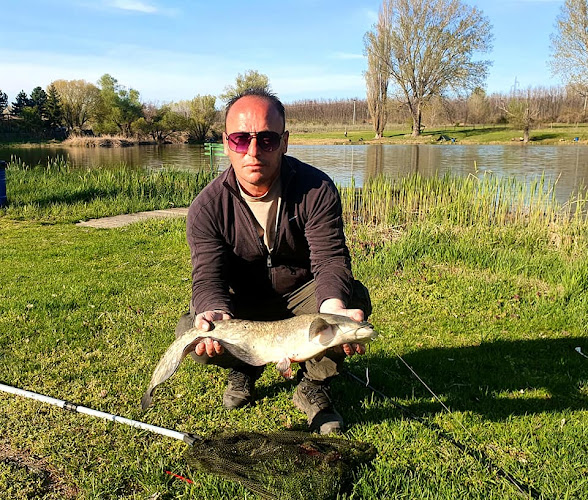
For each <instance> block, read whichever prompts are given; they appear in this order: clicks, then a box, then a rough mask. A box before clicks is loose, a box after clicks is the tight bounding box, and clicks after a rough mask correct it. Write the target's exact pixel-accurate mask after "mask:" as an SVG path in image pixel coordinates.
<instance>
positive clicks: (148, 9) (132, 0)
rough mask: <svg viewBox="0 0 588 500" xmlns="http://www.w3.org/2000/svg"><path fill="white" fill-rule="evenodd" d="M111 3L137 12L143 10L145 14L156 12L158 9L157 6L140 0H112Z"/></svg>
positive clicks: (119, 7) (117, 7)
mask: <svg viewBox="0 0 588 500" xmlns="http://www.w3.org/2000/svg"><path fill="white" fill-rule="evenodd" d="M109 4H110V5H111V6H112V7H115V8H116V9H122V10H132V11H135V12H143V13H144V14H154V13H156V12H157V10H158V9H157V7H154V6H152V5H149V4H147V3H145V2H141V1H139V0H112V1H111V2H109Z"/></svg>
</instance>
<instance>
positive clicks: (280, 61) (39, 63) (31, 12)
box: [0, 0, 563, 104]
mask: <svg viewBox="0 0 588 500" xmlns="http://www.w3.org/2000/svg"><path fill="white" fill-rule="evenodd" d="M462 1H463V2H464V3H466V4H469V5H473V6H476V7H478V8H479V9H480V10H481V11H482V12H483V14H484V15H485V16H486V17H487V18H488V20H489V21H490V23H491V24H492V26H493V30H492V32H493V34H494V41H493V50H492V51H491V52H490V53H487V54H484V55H481V56H480V58H481V59H488V60H491V61H493V65H492V67H491V68H490V73H489V77H488V80H487V85H486V90H487V91H488V92H489V93H492V92H509V91H511V90H512V89H513V87H514V86H515V85H516V88H517V89H525V88H528V87H537V86H552V85H558V84H560V83H561V82H560V81H559V80H558V79H557V78H555V77H552V76H551V74H550V70H549V67H548V60H549V56H550V34H552V33H553V32H554V25H555V19H556V17H557V15H558V13H559V12H560V9H561V6H562V5H563V0H462ZM1 4H2V14H3V16H2V17H3V19H4V22H3V23H2V30H1V32H2V35H1V36H0V90H1V91H3V92H5V93H6V94H8V98H9V101H10V102H13V101H14V99H15V98H16V95H17V94H18V92H20V91H21V90H24V91H25V92H26V93H27V94H29V95H30V93H31V91H32V90H33V88H35V87H37V86H41V87H43V88H46V87H47V86H48V85H49V84H50V83H51V82H52V81H54V80H58V79H65V80H86V81H88V82H92V83H97V81H98V79H99V78H100V77H101V76H102V75H104V74H105V73H108V74H110V75H111V76H113V77H114V78H116V79H117V80H118V83H119V84H121V85H122V86H124V87H126V88H134V89H136V90H138V91H139V92H140V95H141V100H142V101H143V102H151V103H155V104H163V103H165V102H171V101H179V100H184V99H192V98H193V97H195V96H196V95H204V94H211V95H215V96H218V95H219V94H221V93H222V92H223V91H224V89H225V87H226V86H227V85H231V84H233V83H234V82H235V78H236V77H237V75H238V74H239V73H241V74H242V73H245V72H246V71H248V70H256V71H258V72H260V73H262V74H265V75H267V76H268V77H269V82H270V86H271V88H272V90H273V91H274V92H276V93H277V95H278V96H279V97H280V98H281V99H282V101H283V102H285V103H292V102H294V101H297V100H303V99H345V98H360V99H364V98H365V80H364V77H363V72H364V71H365V70H366V67H367V62H366V58H365V57H364V55H363V51H364V42H363V36H364V34H365V33H366V31H368V30H370V29H371V28H372V26H373V24H374V23H375V21H376V19H377V14H378V9H379V7H380V5H381V0H379V1H377V0H353V1H352V0H295V1H287V0H286V1H275V2H272V1H267V0H266V1H256V0H248V1H243V0H241V1H235V0H222V1H217V2H214V1H210V0H207V1H206V2H204V1H200V0H60V1H58V2H57V1H55V0H1Z"/></svg>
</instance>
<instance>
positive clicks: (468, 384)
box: [338, 337, 588, 422]
mask: <svg viewBox="0 0 588 500" xmlns="http://www.w3.org/2000/svg"><path fill="white" fill-rule="evenodd" d="M576 347H581V348H582V351H583V352H588V339H587V338H584V337H576V338H574V337H570V338H566V339H556V340H553V339H538V340H528V341H512V342H509V341H498V342H492V343H485V344H482V345H480V346H476V347H465V348H435V349H424V350H421V351H417V352H413V353H409V354H406V355H405V356H403V359H404V360H405V361H406V362H407V363H408V364H409V365H410V366H411V367H412V368H413V370H414V371H415V372H416V373H417V374H418V375H419V377H421V378H422V379H423V381H424V382H426V383H427V385H428V386H429V387H430V388H431V389H432V390H433V391H434V392H435V393H436V394H437V395H438V396H439V397H440V398H441V399H442V400H443V401H445V403H446V405H447V406H448V407H449V408H450V409H451V410H452V411H473V412H475V413H478V414H480V415H482V416H483V417H485V418H487V419H490V420H497V421H499V420H504V419H507V418H508V417H510V416H512V415H525V414H536V413H545V412H559V411H563V410H568V409H570V410H585V409H588V396H587V395H586V393H584V394H582V392H581V388H582V387H588V359H586V358H585V357H583V356H582V355H581V354H580V353H578V352H577V351H576V350H575V348H576ZM347 366H348V367H349V369H350V371H351V372H352V373H354V374H355V375H357V376H359V377H360V378H362V379H365V369H366V368H369V377H370V385H371V386H372V387H374V388H375V389H376V390H378V391H380V392H382V393H383V394H385V395H386V396H388V397H390V398H393V399H395V400H399V401H398V402H401V403H402V404H404V405H405V406H407V407H408V408H409V410H410V411H412V412H413V413H415V414H416V415H419V416H426V415H431V414H434V413H437V412H444V411H445V410H444V409H443V408H442V406H441V404H439V403H438V402H433V401H432V396H431V394H430V393H429V392H428V391H427V389H426V388H425V387H424V386H423V385H422V384H421V382H419V381H418V380H417V379H416V377H415V376H413V375H412V374H411V372H410V370H409V369H408V368H407V367H406V366H405V365H404V364H403V363H402V362H401V361H400V360H399V359H398V358H396V357H395V356H393V355H391V356H390V357H383V356H378V355H376V356H373V355H370V354H369V353H368V354H367V355H366V356H364V357H362V358H361V359H359V360H358V361H355V362H353V363H352V364H348V365H347ZM344 384H345V387H344V388H341V389H339V392H344V393H345V395H343V394H339V396H340V397H338V400H339V401H340V403H339V405H340V406H341V408H343V407H344V403H343V400H345V399H347V396H351V399H355V401H350V404H352V405H355V404H356V402H357V400H361V399H362V398H363V397H365V391H369V389H366V388H363V389H362V388H361V386H360V384H359V383H357V384H353V382H352V381H351V380H349V379H346V380H345V382H344ZM351 385H355V386H356V389H353V390H351ZM361 391H363V392H361ZM411 399H415V400H416V402H414V403H411V402H409V403H405V402H404V401H406V400H411ZM399 415H400V413H399ZM357 418H359V419H361V420H362V421H372V422H377V421H381V420H383V419H386V418H389V417H386V416H385V415H383V414H382V411H381V410H374V411H371V410H369V409H368V410H366V412H365V413H364V414H363V415H357Z"/></svg>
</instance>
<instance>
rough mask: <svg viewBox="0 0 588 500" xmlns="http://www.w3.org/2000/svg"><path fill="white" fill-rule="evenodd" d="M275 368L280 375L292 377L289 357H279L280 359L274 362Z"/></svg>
mask: <svg viewBox="0 0 588 500" xmlns="http://www.w3.org/2000/svg"><path fill="white" fill-rule="evenodd" d="M276 368H277V370H278V371H279V372H280V374H281V375H282V376H284V377H286V378H291V377H292V365H291V363H290V358H282V359H280V361H278V362H277V363H276Z"/></svg>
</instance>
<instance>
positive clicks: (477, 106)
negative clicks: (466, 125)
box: [467, 87, 490, 125]
mask: <svg viewBox="0 0 588 500" xmlns="http://www.w3.org/2000/svg"><path fill="white" fill-rule="evenodd" d="M467 116H468V118H469V121H470V123H472V124H474V125H475V124H477V123H488V119H489V116H490V102H489V101H488V96H487V95H486V91H485V90H484V89H483V88H481V87H476V88H475V89H474V91H473V92H472V93H471V94H470V96H469V97H468V101H467Z"/></svg>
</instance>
